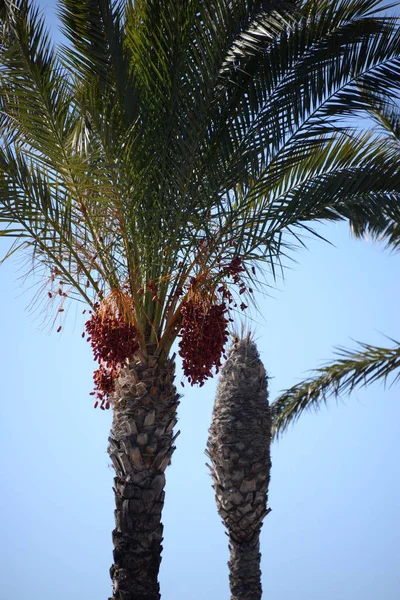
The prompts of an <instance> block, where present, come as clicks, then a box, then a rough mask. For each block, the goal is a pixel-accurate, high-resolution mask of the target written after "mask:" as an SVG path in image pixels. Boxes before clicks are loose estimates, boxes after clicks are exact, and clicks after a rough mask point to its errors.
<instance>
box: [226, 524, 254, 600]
mask: <svg viewBox="0 0 400 600" xmlns="http://www.w3.org/2000/svg"><path fill="white" fill-rule="evenodd" d="M229 553H230V560H229V562H228V566H229V583H230V587H231V594H232V596H231V598H232V600H233V599H234V600H244V599H246V600H259V599H260V598H261V594H262V588H261V569H260V562H261V554H260V534H259V533H255V534H254V535H253V539H252V540H251V541H249V542H243V541H237V540H236V539H234V538H233V537H232V536H230V537H229Z"/></svg>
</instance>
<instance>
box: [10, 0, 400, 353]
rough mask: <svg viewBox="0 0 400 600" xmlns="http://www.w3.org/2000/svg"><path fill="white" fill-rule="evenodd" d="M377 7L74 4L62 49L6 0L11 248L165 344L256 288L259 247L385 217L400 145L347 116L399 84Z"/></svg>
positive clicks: (379, 227) (393, 40)
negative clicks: (200, 310) (198, 314)
mask: <svg viewBox="0 0 400 600" xmlns="http://www.w3.org/2000/svg"><path fill="white" fill-rule="evenodd" d="M378 5H379V3H378V2H376V1H372V0H356V1H353V2H345V1H343V2H337V1H335V2H326V1H321V0H316V1H310V2H297V3H282V2H277V1H274V0H269V1H258V2H250V1H243V0H235V2H227V1H226V0H213V1H212V2H211V0H203V1H201V2H200V1H198V0H197V1H196V0H192V1H190V2H176V0H171V1H169V0H163V1H160V0H135V2H134V3H132V2H126V1H124V2H110V1H109V0H86V1H85V2H77V1H76V0H62V2H60V17H61V21H62V27H63V32H64V34H65V36H66V37H67V39H68V42H69V43H68V47H64V46H63V47H60V48H58V49H54V48H53V46H52V44H51V41H50V39H49V36H48V34H47V33H46V31H45V27H44V24H43V21H42V19H41V18H40V16H39V14H38V11H37V9H35V8H34V7H33V5H32V4H31V3H28V2H27V1H26V0H18V2H17V3H16V4H15V3H11V2H10V1H9V0H6V2H5V3H4V6H3V9H2V31H1V35H2V47H1V51H0V67H1V72H0V73H1V75H0V76H1V93H0V102H1V132H2V142H1V145H0V171H1V181H0V220H1V222H2V223H3V224H4V227H3V231H2V234H3V235H6V236H11V237H13V238H15V244H14V246H13V248H12V251H14V250H15V249H17V248H20V247H21V246H24V247H25V248H28V249H29V250H30V251H31V252H32V254H33V257H34V259H35V261H38V262H40V263H42V264H44V265H45V268H46V269H47V274H48V284H49V286H50V287H49V288H48V291H49V292H50V295H54V293H56V294H57V292H58V293H59V294H60V295H61V297H62V298H64V297H65V296H64V295H63V294H66V293H67V294H68V295H69V296H70V297H75V298H77V299H81V300H84V301H85V302H86V303H88V304H89V305H90V306H92V307H93V306H95V305H96V303H98V302H101V301H103V302H104V301H105V300H104V299H107V301H108V302H109V303H110V304H112V305H113V306H115V307H116V308H117V309H118V310H119V312H121V313H125V314H126V315H127V316H128V317H129V320H130V321H131V322H132V324H133V325H134V326H135V327H136V328H137V330H138V331H139V333H140V340H141V342H140V343H141V345H142V346H143V349H145V346H146V344H147V343H151V342H153V343H154V342H155V343H157V344H158V347H159V350H161V349H163V350H165V351H166V352H168V350H169V348H170V346H171V344H172V342H173V340H174V339H175V337H176V335H177V333H178V331H179V326H180V322H181V318H182V310H183V307H184V303H185V302H187V301H188V299H190V298H194V297H199V296H200V297H201V298H202V300H203V301H204V302H206V303H208V305H209V304H215V303H216V302H223V301H224V300H225V301H226V299H227V296H226V294H227V293H229V292H228V290H227V286H228V285H229V286H230V285H231V284H235V283H236V284H237V286H238V292H239V293H240V292H243V293H244V297H246V295H247V294H248V293H249V289H250V286H251V285H252V284H254V283H255V284H256V285H257V281H256V275H255V269H254V265H255V264H256V262H258V261H263V262H264V263H266V264H267V265H268V267H269V268H271V269H272V271H273V270H274V269H275V267H276V265H277V264H279V261H280V257H281V256H282V255H283V254H284V253H285V252H286V251H287V248H288V247H289V246H290V236H292V237H293V239H294V240H297V239H299V235H300V234H301V232H302V230H309V222H310V221H313V220H320V219H341V218H346V219H349V221H350V222H351V224H352V226H353V228H354V230H355V232H356V233H358V234H362V233H363V232H364V231H365V230H366V229H367V228H369V229H370V230H372V231H373V232H376V233H379V232H384V231H385V230H386V229H387V227H388V223H392V222H393V219H395V216H396V214H397V210H398V209H397V204H398V193H399V192H398V190H399V189H400V188H399V184H400V173H399V170H398V166H397V162H396V156H397V148H396V146H395V145H394V144H392V143H390V142H388V140H382V139H380V138H379V137H378V136H375V135H372V134H368V133H367V134H366V133H364V134H361V133H356V132H355V131H353V130H350V129H349V128H348V121H346V119H348V117H349V116H350V115H351V114H353V113H354V111H355V110H364V109H367V108H368V107H369V102H370V98H369V95H370V90H371V89H374V90H375V91H376V92H377V93H379V94H381V95H382V97H384V98H389V97H390V96H391V95H392V94H393V92H394V91H396V90H397V88H398V82H399V75H400V60H399V51H400V33H399V31H398V27H397V23H396V21H395V20H394V19H388V18H386V19H384V18H380V17H379V14H378ZM238 260H240V269H239V272H238V271H236V272H235V268H234V265H235V264H236V266H238V264H239V263H237V261H238ZM235 261H236V263H235ZM60 278H61V280H62V282H63V284H61V287H59V280H60ZM250 282H252V283H250ZM67 286H68V290H67ZM58 290H61V291H58ZM66 290H67V291H66ZM224 294H225V296H224ZM232 302H233V301H232ZM231 306H232V303H231Z"/></svg>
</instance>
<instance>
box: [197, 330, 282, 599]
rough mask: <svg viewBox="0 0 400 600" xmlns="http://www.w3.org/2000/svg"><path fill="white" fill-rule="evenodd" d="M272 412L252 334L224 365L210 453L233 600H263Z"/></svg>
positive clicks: (229, 356) (212, 429) (210, 440)
mask: <svg viewBox="0 0 400 600" xmlns="http://www.w3.org/2000/svg"><path fill="white" fill-rule="evenodd" d="M270 445H271V413H270V408H269V404H268V392H267V378H266V374H265V369H264V367H263V365H262V362H261V361H260V357H259V354H258V352H257V348H256V345H255V344H254V342H252V340H251V339H250V336H247V337H245V338H244V339H242V340H239V339H237V340H236V341H235V342H234V344H233V346H232V348H231V349H230V351H229V353H228V359H227V361H226V362H225V364H224V366H223V368H222V369H221V375H220V380H219V384H218V390H217V396H216V400H215V405H214V411H213V416H212V424H211V427H210V432H209V438H208V442H207V454H208V456H209V457H210V459H211V463H212V465H211V466H210V469H211V475H212V478H213V488H214V489H215V499H216V503H217V509H218V512H219V514H220V516H221V518H222V520H223V522H224V524H225V526H226V528H227V530H228V534H229V541H230V543H229V549H230V561H229V563H228V564H229V569H230V586H231V599H232V600H260V598H261V593H262V589H261V571H260V558H261V555H260V545H259V536H260V530H261V526H262V521H263V518H264V517H265V515H266V514H268V512H269V509H267V500H268V485H269V479H270V470H271V459H270Z"/></svg>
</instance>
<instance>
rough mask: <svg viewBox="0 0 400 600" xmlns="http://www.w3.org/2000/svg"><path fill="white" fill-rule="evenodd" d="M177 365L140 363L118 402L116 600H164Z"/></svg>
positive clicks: (126, 377) (128, 373) (112, 451)
mask: <svg viewBox="0 0 400 600" xmlns="http://www.w3.org/2000/svg"><path fill="white" fill-rule="evenodd" d="M173 381H174V364H173V362H171V361H166V362H165V363H164V364H163V365H160V364H159V362H157V360H156V359H155V358H154V357H152V356H150V357H149V358H148V359H139V358H137V359H134V360H132V361H131V363H130V365H129V367H128V366H127V367H125V368H124V369H123V371H122V373H121V375H120V378H119V380H118V384H117V390H116V393H115V397H114V399H113V409H114V419H113V425H112V428H111V435H110V438H109V442H110V445H109V449H108V452H109V455H110V457H111V460H112V462H113V465H114V468H115V472H116V477H115V479H114V492H115V504H116V510H115V529H114V531H113V534H112V538H113V543H114V564H113V566H112V567H111V570H110V573H111V578H112V580H113V596H112V599H110V600H159V598H160V590H159V584H158V572H159V568H160V563H161V551H162V539H163V525H162V523H161V512H162V509H163V504H164V486H165V475H164V471H165V469H166V467H167V466H168V464H169V463H170V460H171V456H172V453H173V451H174V449H175V448H174V440H175V438H176V435H175V436H174V434H173V428H174V426H175V424H176V409H177V406H178V398H179V396H178V395H177V393H176V388H175V386H174V384H173Z"/></svg>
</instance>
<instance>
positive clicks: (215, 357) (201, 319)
mask: <svg viewBox="0 0 400 600" xmlns="http://www.w3.org/2000/svg"><path fill="white" fill-rule="evenodd" d="M227 313H228V308H227V306H226V303H225V302H222V303H221V304H211V305H210V304H209V302H208V301H207V300H199V299H195V298H192V299H188V300H186V301H185V302H184V304H183V306H182V324H181V330H180V337H181V340H180V342H179V355H180V356H181V357H182V359H183V372H184V374H185V376H186V377H187V378H188V381H189V383H191V384H192V385H194V384H195V383H199V384H200V387H201V386H202V385H204V382H205V381H206V379H208V378H209V377H212V369H213V367H215V372H216V373H218V371H219V368H220V366H221V357H222V355H223V351H224V347H225V344H226V342H227V340H228V322H229V319H228V318H227Z"/></svg>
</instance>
